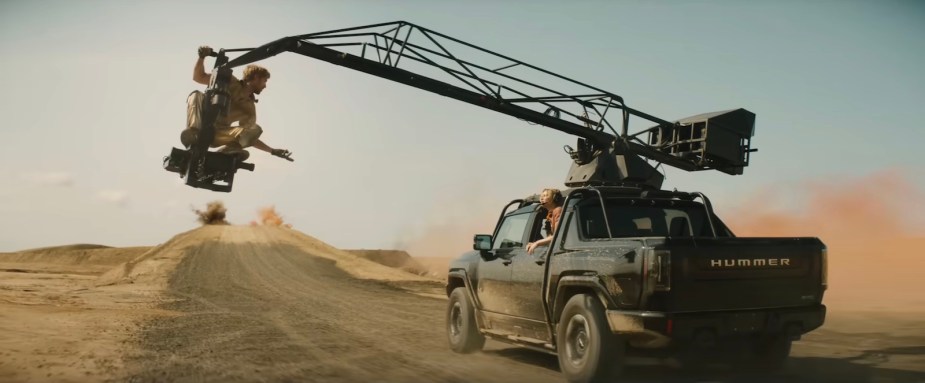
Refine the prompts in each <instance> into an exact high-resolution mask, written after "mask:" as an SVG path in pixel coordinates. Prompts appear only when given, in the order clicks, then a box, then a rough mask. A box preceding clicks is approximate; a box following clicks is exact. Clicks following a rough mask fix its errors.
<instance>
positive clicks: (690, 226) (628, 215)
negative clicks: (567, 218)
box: [577, 198, 723, 239]
mask: <svg viewBox="0 0 925 383" xmlns="http://www.w3.org/2000/svg"><path fill="white" fill-rule="evenodd" d="M605 201H606V202H605V206H606V210H607V221H608V223H610V232H611V234H612V235H613V237H614V238H627V237H701V236H706V237H712V236H713V232H712V231H711V230H710V225H709V223H708V222H707V221H706V211H705V210H704V207H703V205H701V204H699V203H696V202H688V201H668V200H651V199H638V198H637V199H629V198H621V199H611V200H605ZM672 202H673V203H672ZM577 222H578V224H579V228H580V229H579V230H580V231H581V235H582V237H583V238H585V239H602V238H603V239H607V238H608V235H607V226H606V225H605V224H604V222H605V221H604V216H603V214H601V204H600V200H597V199H595V198H591V199H588V200H586V201H584V202H582V203H581V204H580V205H579V206H578V217H577ZM717 232H718V233H719V235H721V236H722V235H723V234H722V231H721V230H720V228H717Z"/></svg>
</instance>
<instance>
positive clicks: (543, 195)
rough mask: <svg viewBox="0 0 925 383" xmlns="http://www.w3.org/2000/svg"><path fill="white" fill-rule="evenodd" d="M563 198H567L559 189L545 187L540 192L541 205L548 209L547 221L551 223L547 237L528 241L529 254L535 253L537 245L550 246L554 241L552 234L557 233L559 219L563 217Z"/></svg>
mask: <svg viewBox="0 0 925 383" xmlns="http://www.w3.org/2000/svg"><path fill="white" fill-rule="evenodd" d="M563 200H565V198H564V197H563V196H562V192H561V191H559V189H543V191H542V192H540V206H542V207H543V208H545V209H546V211H547V213H546V222H547V223H548V224H549V229H548V230H547V231H546V237H545V238H543V239H541V240H539V241H534V242H530V243H527V254H533V250H535V249H536V248H537V247H539V246H548V245H549V244H550V243H551V242H552V236H553V235H555V234H556V229H558V228H559V219H560V218H562V202H563Z"/></svg>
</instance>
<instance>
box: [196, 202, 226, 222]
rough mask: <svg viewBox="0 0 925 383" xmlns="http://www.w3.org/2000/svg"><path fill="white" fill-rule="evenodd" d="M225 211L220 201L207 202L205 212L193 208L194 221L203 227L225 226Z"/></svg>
mask: <svg viewBox="0 0 925 383" xmlns="http://www.w3.org/2000/svg"><path fill="white" fill-rule="evenodd" d="M227 211H228V209H226V208H225V205H224V204H223V203H222V201H213V202H209V203H208V204H207V205H206V209H205V210H199V209H196V208H193V212H194V213H196V219H197V220H198V221H199V223H201V224H203V225H227V224H228V221H226V220H225V213H226V212H227Z"/></svg>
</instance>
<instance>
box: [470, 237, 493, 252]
mask: <svg viewBox="0 0 925 383" xmlns="http://www.w3.org/2000/svg"><path fill="white" fill-rule="evenodd" d="M472 242H473V243H472V249H473V250H491V235H488V234H476V235H475V237H474V238H473V240H472Z"/></svg>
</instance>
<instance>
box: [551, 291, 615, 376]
mask: <svg viewBox="0 0 925 383" xmlns="http://www.w3.org/2000/svg"><path fill="white" fill-rule="evenodd" d="M557 343H558V346H557V349H558V355H559V368H560V369H561V370H562V373H563V374H564V375H565V378H566V379H568V381H569V382H573V383H579V382H580V383H590V382H604V381H608V382H612V381H613V379H614V378H616V377H617V376H619V375H620V374H621V373H622V372H623V364H624V359H623V357H624V353H625V351H626V343H625V342H624V341H623V340H622V339H620V337H618V336H616V335H614V334H613V333H612V332H611V331H610V326H609V325H608V324H607V318H606V316H605V314H604V307H603V306H602V305H601V302H600V301H598V300H597V298H596V297H594V296H591V295H587V294H578V295H575V296H573V297H572V298H571V299H569V300H568V303H566V304H565V308H563V310H562V316H561V317H560V319H559V327H558V336H557Z"/></svg>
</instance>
